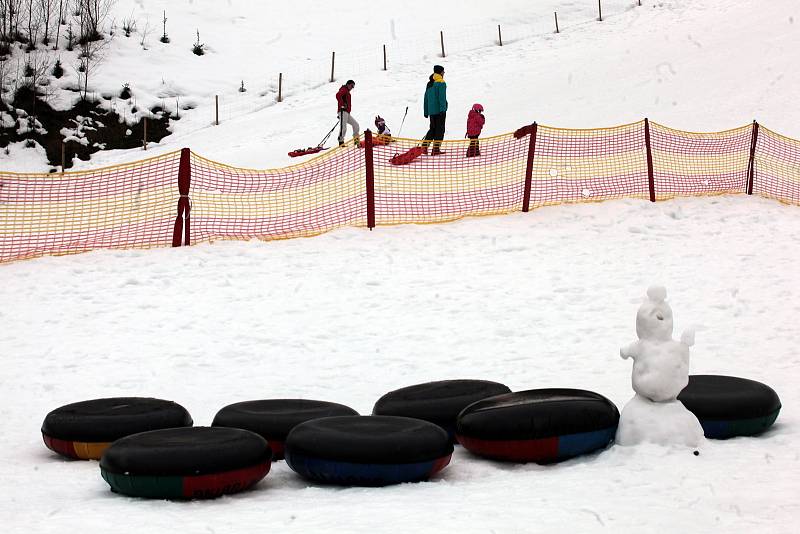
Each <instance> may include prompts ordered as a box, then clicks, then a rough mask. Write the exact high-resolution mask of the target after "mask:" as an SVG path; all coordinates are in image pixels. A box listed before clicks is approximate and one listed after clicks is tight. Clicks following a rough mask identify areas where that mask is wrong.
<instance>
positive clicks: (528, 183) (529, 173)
mask: <svg viewBox="0 0 800 534" xmlns="http://www.w3.org/2000/svg"><path fill="white" fill-rule="evenodd" d="M538 129H539V126H538V125H537V124H536V122H534V123H533V125H532V126H531V133H530V136H531V138H530V140H529V141H528V164H527V166H526V167H525V192H524V193H523V195H522V211H523V212H525V213H527V212H528V209H529V208H530V204H531V187H532V185H533V157H534V155H535V154H536V135H537V131H538Z"/></svg>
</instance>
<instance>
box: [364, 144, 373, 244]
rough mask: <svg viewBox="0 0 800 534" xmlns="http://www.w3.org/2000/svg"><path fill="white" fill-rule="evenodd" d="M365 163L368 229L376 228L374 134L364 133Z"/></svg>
mask: <svg viewBox="0 0 800 534" xmlns="http://www.w3.org/2000/svg"><path fill="white" fill-rule="evenodd" d="M364 163H365V165H366V167H367V227H368V228H369V229H370V230H372V229H373V228H375V165H374V163H373V159H372V132H371V131H369V130H367V131H366V132H364Z"/></svg>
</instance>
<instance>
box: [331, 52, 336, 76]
mask: <svg viewBox="0 0 800 534" xmlns="http://www.w3.org/2000/svg"><path fill="white" fill-rule="evenodd" d="M335 65H336V52H331V83H333V80H334V77H333V72H334V66H335Z"/></svg>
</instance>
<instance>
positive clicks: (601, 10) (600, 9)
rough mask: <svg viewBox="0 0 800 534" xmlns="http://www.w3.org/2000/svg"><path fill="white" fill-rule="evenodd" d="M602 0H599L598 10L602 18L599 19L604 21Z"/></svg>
mask: <svg viewBox="0 0 800 534" xmlns="http://www.w3.org/2000/svg"><path fill="white" fill-rule="evenodd" d="M600 2H601V0H597V12H598V13H599V14H600V18H599V19H597V20H599V21H600V22H603V6H602V5H600Z"/></svg>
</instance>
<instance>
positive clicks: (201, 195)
mask: <svg viewBox="0 0 800 534" xmlns="http://www.w3.org/2000/svg"><path fill="white" fill-rule="evenodd" d="M191 161H192V165H191V187H190V190H189V198H190V201H191V234H190V239H191V242H192V243H199V242H203V241H213V240H215V239H251V238H260V239H279V238H290V237H302V236H311V235H316V234H319V233H322V232H327V231H328V230H333V229H334V228H338V227H340V226H364V225H365V224H366V196H365V194H364V187H365V166H364V150H363V149H359V148H356V147H354V146H352V145H351V146H348V147H346V148H338V147H337V148H336V149H334V150H330V151H328V152H326V153H324V155H322V156H319V157H317V158H314V159H312V160H309V161H308V162H306V163H302V164H300V165H295V166H292V167H286V168H283V169H273V170H253V169H240V168H236V167H230V166H228V165H223V164H221V163H216V162H213V161H210V160H207V159H205V158H202V157H200V156H197V155H195V154H192V160H191Z"/></svg>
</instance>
